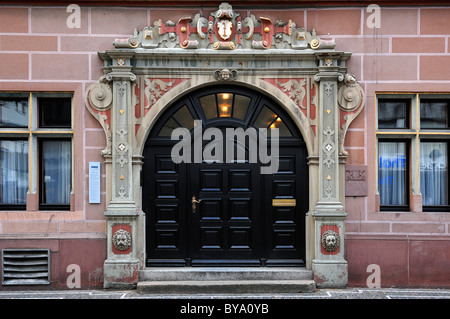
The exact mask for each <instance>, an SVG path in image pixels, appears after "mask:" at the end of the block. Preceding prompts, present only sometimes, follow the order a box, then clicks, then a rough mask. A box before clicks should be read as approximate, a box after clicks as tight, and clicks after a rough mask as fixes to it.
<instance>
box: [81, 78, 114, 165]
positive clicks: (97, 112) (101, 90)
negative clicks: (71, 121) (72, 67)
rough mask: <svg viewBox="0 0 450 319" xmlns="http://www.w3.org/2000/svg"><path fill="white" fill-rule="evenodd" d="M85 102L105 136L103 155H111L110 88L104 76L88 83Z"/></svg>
mask: <svg viewBox="0 0 450 319" xmlns="http://www.w3.org/2000/svg"><path fill="white" fill-rule="evenodd" d="M85 104H86V108H87V109H88V110H89V112H90V113H91V114H92V115H93V116H94V117H95V119H96V120H97V121H98V122H99V123H100V125H101V126H102V128H103V131H104V132H105V136H106V148H105V149H104V150H102V155H103V156H108V155H111V142H112V134H111V129H110V125H111V106H112V90H111V86H110V85H109V83H108V80H107V79H106V77H102V78H100V80H99V82H98V83H94V84H92V85H90V86H89V87H88V88H87V90H86V95H85Z"/></svg>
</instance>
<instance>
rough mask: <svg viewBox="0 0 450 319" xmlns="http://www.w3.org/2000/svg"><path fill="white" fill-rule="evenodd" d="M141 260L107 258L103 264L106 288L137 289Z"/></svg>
mask: <svg viewBox="0 0 450 319" xmlns="http://www.w3.org/2000/svg"><path fill="white" fill-rule="evenodd" d="M139 269H140V261H139V260H138V259H134V260H105V263H104V265H103V272H104V280H103V287H104V288H113V289H135V288H136V286H137V283H138V281H139Z"/></svg>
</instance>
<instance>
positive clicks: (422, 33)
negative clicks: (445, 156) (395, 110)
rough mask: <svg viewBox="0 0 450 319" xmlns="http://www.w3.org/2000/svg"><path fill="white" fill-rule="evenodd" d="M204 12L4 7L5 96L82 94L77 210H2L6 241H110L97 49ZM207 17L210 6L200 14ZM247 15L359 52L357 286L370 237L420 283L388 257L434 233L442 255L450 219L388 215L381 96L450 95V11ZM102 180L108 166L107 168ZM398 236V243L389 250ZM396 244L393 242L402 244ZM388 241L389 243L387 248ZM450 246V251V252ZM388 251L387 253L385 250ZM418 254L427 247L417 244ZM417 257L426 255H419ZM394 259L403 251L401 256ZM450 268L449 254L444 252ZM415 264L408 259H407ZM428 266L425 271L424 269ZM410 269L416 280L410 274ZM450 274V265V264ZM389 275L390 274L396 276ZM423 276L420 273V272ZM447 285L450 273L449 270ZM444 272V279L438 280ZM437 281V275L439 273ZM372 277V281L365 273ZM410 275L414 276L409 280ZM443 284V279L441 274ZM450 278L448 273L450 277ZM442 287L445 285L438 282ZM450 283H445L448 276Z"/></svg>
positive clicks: (1, 75) (353, 204) (0, 24)
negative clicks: (95, 175) (92, 165)
mask: <svg viewBox="0 0 450 319" xmlns="http://www.w3.org/2000/svg"><path fill="white" fill-rule="evenodd" d="M199 10H200V9H191V8H168V9H162V8H146V7H130V8H124V7H82V10H81V28H79V29H69V28H68V27H67V26H66V19H67V17H68V15H69V13H67V12H66V8H65V7H49V6H30V7H28V6H2V7H0V64H1V66H2V67H0V90H1V91H71V92H74V105H75V108H76V121H75V156H76V161H75V176H76V181H75V195H74V196H75V198H74V202H75V204H74V207H73V210H72V211H71V212H62V213H59V212H52V213H47V212H39V211H33V212H8V213H6V212H0V236H6V237H8V236H16V235H19V234H40V235H42V234H50V235H51V236H54V237H55V238H59V237H64V236H65V237H67V236H69V237H70V236H72V235H73V234H76V236H77V237H82V238H96V237H98V236H104V232H105V222H104V216H103V212H104V210H105V179H104V175H103V178H102V203H101V204H89V203H88V179H87V177H88V162H89V161H100V162H101V161H102V157H101V156H100V151H101V150H102V149H104V148H105V139H104V133H103V131H102V129H101V127H100V125H99V124H98V123H97V122H96V121H95V120H94V118H93V117H92V116H91V115H90V114H89V112H88V111H87V110H86V108H85V107H84V92H85V90H86V88H87V86H89V85H90V84H91V83H93V82H96V81H97V80H98V78H99V77H100V76H101V75H102V71H101V67H102V61H101V59H100V58H99V57H98V56H97V51H100V50H108V49H113V45H112V42H113V40H114V39H115V38H120V37H127V36H129V35H131V34H132V33H133V30H134V28H137V29H138V30H140V29H142V28H143V27H144V26H147V25H153V22H154V21H155V20H157V19H160V18H161V19H162V20H163V21H166V20H168V19H171V20H172V21H177V20H178V19H179V18H181V17H185V16H191V15H192V14H193V13H197V12H199ZM201 10H203V12H204V14H207V13H208V12H209V11H211V10H212V9H211V8H201ZM241 14H242V15H243V16H246V15H247V14H255V16H257V17H258V16H265V17H270V18H271V19H272V20H273V21H275V20H276V19H284V20H288V19H292V20H293V21H294V22H295V23H296V24H297V26H304V27H306V29H308V30H311V29H312V28H315V29H316V31H317V33H318V34H319V35H327V34H328V33H329V34H330V36H331V37H332V38H333V39H334V40H335V42H336V44H337V45H336V49H337V50H344V51H349V52H353V54H352V56H351V57H350V59H349V60H348V68H349V72H350V73H352V74H355V75H356V77H357V79H358V81H359V83H360V85H361V86H362V88H363V89H364V90H365V92H366V97H367V102H366V107H365V109H364V110H363V112H362V113H361V114H360V116H359V117H358V118H357V119H356V120H355V121H354V122H353V123H352V125H351V126H350V128H349V131H348V133H347V136H346V140H345V148H346V150H347V151H348V153H349V157H348V159H347V164H354V165H367V168H368V196H366V197H347V199H346V209H347V211H348V218H347V221H346V224H345V227H346V236H347V237H348V238H349V241H347V247H346V249H347V252H346V256H347V259H348V262H349V278H350V282H352V283H353V284H355V285H357V284H362V285H364V283H365V275H366V273H365V269H366V267H367V265H368V264H370V263H372V261H371V259H370V258H369V257H368V256H367V258H365V257H364V258H363V257H362V256H365V255H364V254H360V252H361V251H362V250H364V249H367V243H368V239H373V240H375V241H377V242H378V244H377V245H378V246H377V247H378V248H369V251H372V253H371V254H372V255H375V256H378V259H376V260H380V262H381V260H382V262H381V263H382V264H383V265H385V267H386V269H392V267H393V269H397V270H398V272H397V271H396V272H395V273H398V280H396V281H395V280H394V281H393V280H391V279H389V280H390V281H389V282H395V283H402V284H403V285H421V283H423V282H424V281H423V280H422V281H421V279H420V278H422V277H421V276H425V274H421V275H419V273H420V271H417V272H414V271H413V270H412V267H413V263H416V262H417V259H418V258H415V257H414V258H413V257H412V255H408V257H405V258H406V259H404V258H403V259H404V260H402V261H400V262H399V261H397V260H394V259H389V258H387V259H385V260H383V258H382V256H383V254H384V253H385V252H386V251H391V250H393V249H394V248H393V247H397V248H395V249H396V250H395V251H397V252H399V256H403V255H405V254H408V252H410V251H411V247H413V246H412V245H413V244H412V242H413V241H414V243H415V244H414V245H416V246H414V247H416V248H417V247H419V246H421V245H422V244H418V243H419V242H420V243H422V241H421V238H422V237H423V236H426V237H427V238H428V239H430V238H431V239H433V240H428V241H426V244H423V247H425V246H426V248H424V249H426V251H427V253H426V255H424V256H427V257H426V258H428V257H429V258H430V259H426V258H425V257H424V258H425V259H426V260H425V264H426V263H427V262H430V263H432V262H433V260H432V257H433V256H440V257H439V258H442V255H441V253H440V251H441V249H442V248H443V246H442V245H444V248H445V247H447V248H446V249H447V251H448V242H449V238H450V237H449V231H450V230H449V224H450V213H440V214H435V213H422V212H421V211H416V212H407V213H386V212H383V213H380V212H378V211H377V197H376V180H375V172H376V158H375V148H374V145H375V142H376V137H375V122H374V120H373V119H374V118H375V93H379V92H448V93H450V52H449V43H450V19H449V17H450V8H449V7H407V8H406V7H404V8H402V7H389V8H385V7H383V8H382V9H381V15H380V18H381V28H369V27H368V26H367V23H366V21H367V19H368V18H369V16H370V13H368V12H366V8H365V7H339V8H301V9H293V10H276V9H275V10H274V9H270V10H263V9H258V10H252V9H251V8H249V9H248V10H242V12H241ZM101 169H102V174H104V173H105V166H104V165H102V168H101ZM391 238H394V239H395V243H397V244H398V245H396V246H395V245H394V246H392V245H389V242H390V240H391ZM394 239H392V240H394ZM383 245H384V246H383ZM445 245H447V246H445ZM383 247H384V248H383ZM417 249H418V248H417ZM417 251H418V250H417ZM392 254H394V252H392ZM445 256H447V257H445V260H444V262H447V264H445V263H444V264H445V265H447V266H448V255H445ZM405 260H406V261H405ZM424 267H425V266H424ZM407 269H409V275H408V274H407V275H405V274H404V272H405V271H406V270H407ZM447 269H450V267H447ZM389 271H390V270H389ZM416 274H417V276H416ZM446 274H447V276H446V278H447V281H446V282H447V284H449V281H450V274H449V273H448V270H447V273H446ZM439 276H440V275H439ZM439 276H438V277H439ZM366 277H367V276H366ZM405 278H406V279H405ZM439 278H442V276H441V277H439ZM444 279H445V276H444ZM431 281H432V282H434V283H435V284H438V282H437V281H433V280H431ZM444 281H445V280H444Z"/></svg>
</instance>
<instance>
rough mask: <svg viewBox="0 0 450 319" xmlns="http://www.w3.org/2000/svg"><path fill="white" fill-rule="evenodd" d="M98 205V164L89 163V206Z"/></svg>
mask: <svg viewBox="0 0 450 319" xmlns="http://www.w3.org/2000/svg"><path fill="white" fill-rule="evenodd" d="M99 203H100V162H89V204H99Z"/></svg>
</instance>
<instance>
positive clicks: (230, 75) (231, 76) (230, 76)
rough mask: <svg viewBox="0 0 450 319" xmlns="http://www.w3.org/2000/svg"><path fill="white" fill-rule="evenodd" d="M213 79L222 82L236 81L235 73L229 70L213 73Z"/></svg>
mask: <svg viewBox="0 0 450 319" xmlns="http://www.w3.org/2000/svg"><path fill="white" fill-rule="evenodd" d="M214 78H215V79H216V80H224V81H230V80H236V79H237V71H236V70H229V69H223V70H216V71H214Z"/></svg>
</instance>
